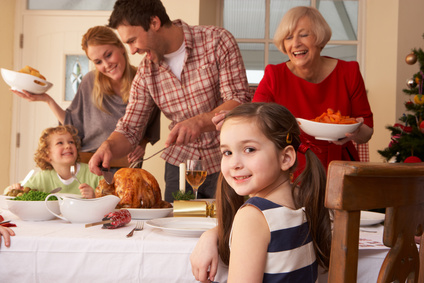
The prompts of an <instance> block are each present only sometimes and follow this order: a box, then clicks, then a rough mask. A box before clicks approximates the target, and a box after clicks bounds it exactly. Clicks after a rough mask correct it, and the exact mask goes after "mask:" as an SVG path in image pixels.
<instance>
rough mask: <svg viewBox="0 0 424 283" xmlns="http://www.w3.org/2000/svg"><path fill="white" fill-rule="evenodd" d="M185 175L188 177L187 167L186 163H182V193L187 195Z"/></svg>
mask: <svg viewBox="0 0 424 283" xmlns="http://www.w3.org/2000/svg"><path fill="white" fill-rule="evenodd" d="M185 175H186V165H185V163H180V191H182V192H183V193H185Z"/></svg>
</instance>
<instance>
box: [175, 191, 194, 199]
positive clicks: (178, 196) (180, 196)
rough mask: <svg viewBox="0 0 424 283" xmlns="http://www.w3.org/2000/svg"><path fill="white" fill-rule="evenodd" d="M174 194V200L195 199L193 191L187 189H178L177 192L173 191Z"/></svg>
mask: <svg viewBox="0 0 424 283" xmlns="http://www.w3.org/2000/svg"><path fill="white" fill-rule="evenodd" d="M172 196H173V197H174V200H191V199H194V194H193V192H192V191H187V192H185V193H183V192H182V191H180V190H178V191H176V192H173V193H172Z"/></svg>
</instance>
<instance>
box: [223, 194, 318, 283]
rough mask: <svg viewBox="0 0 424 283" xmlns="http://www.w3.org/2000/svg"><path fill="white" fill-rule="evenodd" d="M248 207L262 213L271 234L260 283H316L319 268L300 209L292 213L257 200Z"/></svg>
mask: <svg viewBox="0 0 424 283" xmlns="http://www.w3.org/2000/svg"><path fill="white" fill-rule="evenodd" d="M247 204H250V205H253V206H255V207H257V208H258V209H260V210H261V211H262V213H263V214H264V216H265V218H266V221H267V223H268V226H269V229H270V232H271V240H270V243H269V245H268V251H267V252H268V255H267V261H266V265H265V272H264V278H263V282H267V283H268V282H302V283H305V282H316V281H317V276H318V271H317V270H318V264H317V261H316V257H315V251H314V248H313V243H312V239H311V237H310V236H309V235H308V230H309V225H308V222H307V220H306V215H305V212H304V211H303V209H302V208H301V209H298V210H292V209H290V208H287V207H284V206H281V205H279V204H276V203H274V202H272V201H269V200H267V199H264V198H259V197H252V198H250V199H248V200H247V201H246V203H245V204H244V205H247ZM230 243H231V239H230Z"/></svg>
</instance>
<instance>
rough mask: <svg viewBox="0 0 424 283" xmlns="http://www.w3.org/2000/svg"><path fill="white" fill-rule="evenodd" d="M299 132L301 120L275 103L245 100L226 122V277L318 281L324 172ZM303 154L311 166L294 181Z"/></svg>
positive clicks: (222, 209) (324, 238)
mask: <svg viewBox="0 0 424 283" xmlns="http://www.w3.org/2000/svg"><path fill="white" fill-rule="evenodd" d="M299 135H300V129H299V126H298V124H297V122H296V119H295V117H294V116H293V115H292V114H291V113H290V112H289V111H288V110H287V109H286V108H285V107H283V106H281V105H278V104H274V103H246V104H243V105H240V106H238V107H236V108H235V109H234V110H232V111H231V112H229V113H228V114H227V116H226V118H225V120H224V123H223V125H222V128H221V152H222V161H221V172H222V174H221V180H220V181H219V185H218V189H217V200H216V201H217V213H218V215H217V217H218V250H219V255H220V256H221V259H222V260H223V262H224V263H226V264H229V273H228V282H231V283H233V282H316V280H317V276H318V271H317V270H318V269H317V268H318V265H321V266H323V267H324V268H325V269H326V268H328V262H329V254H330V242H331V227H330V215H329V211H328V209H326V208H325V207H324V192H325V185H326V173H325V170H324V168H323V166H322V164H321V162H320V161H319V159H318V158H317V157H316V155H315V154H314V153H313V152H312V150H308V146H305V145H303V144H301V142H300V138H299ZM297 154H305V156H306V159H307V166H306V169H305V170H304V171H303V173H302V175H301V176H299V178H297V179H296V181H295V183H292V182H291V178H290V176H291V173H292V172H293V171H294V169H295V167H296V160H297V158H296V156H297ZM222 176H223V178H222ZM247 196H248V197H247ZM246 198H247V200H246ZM245 200H246V201H245Z"/></svg>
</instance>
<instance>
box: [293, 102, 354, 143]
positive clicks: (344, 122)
mask: <svg viewBox="0 0 424 283" xmlns="http://www.w3.org/2000/svg"><path fill="white" fill-rule="evenodd" d="M296 120H297V123H298V124H299V127H300V129H301V130H302V131H303V132H305V133H306V134H308V135H310V136H313V137H315V139H317V140H326V141H337V140H340V139H343V138H345V137H346V134H347V133H352V132H354V131H355V130H356V129H357V128H358V127H359V126H360V125H361V123H359V122H357V121H356V119H355V118H351V117H349V116H342V115H341V113H340V111H336V112H335V111H333V110H332V109H330V108H329V109H327V112H324V113H323V114H321V115H320V116H318V117H316V118H314V119H302V118H296Z"/></svg>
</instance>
